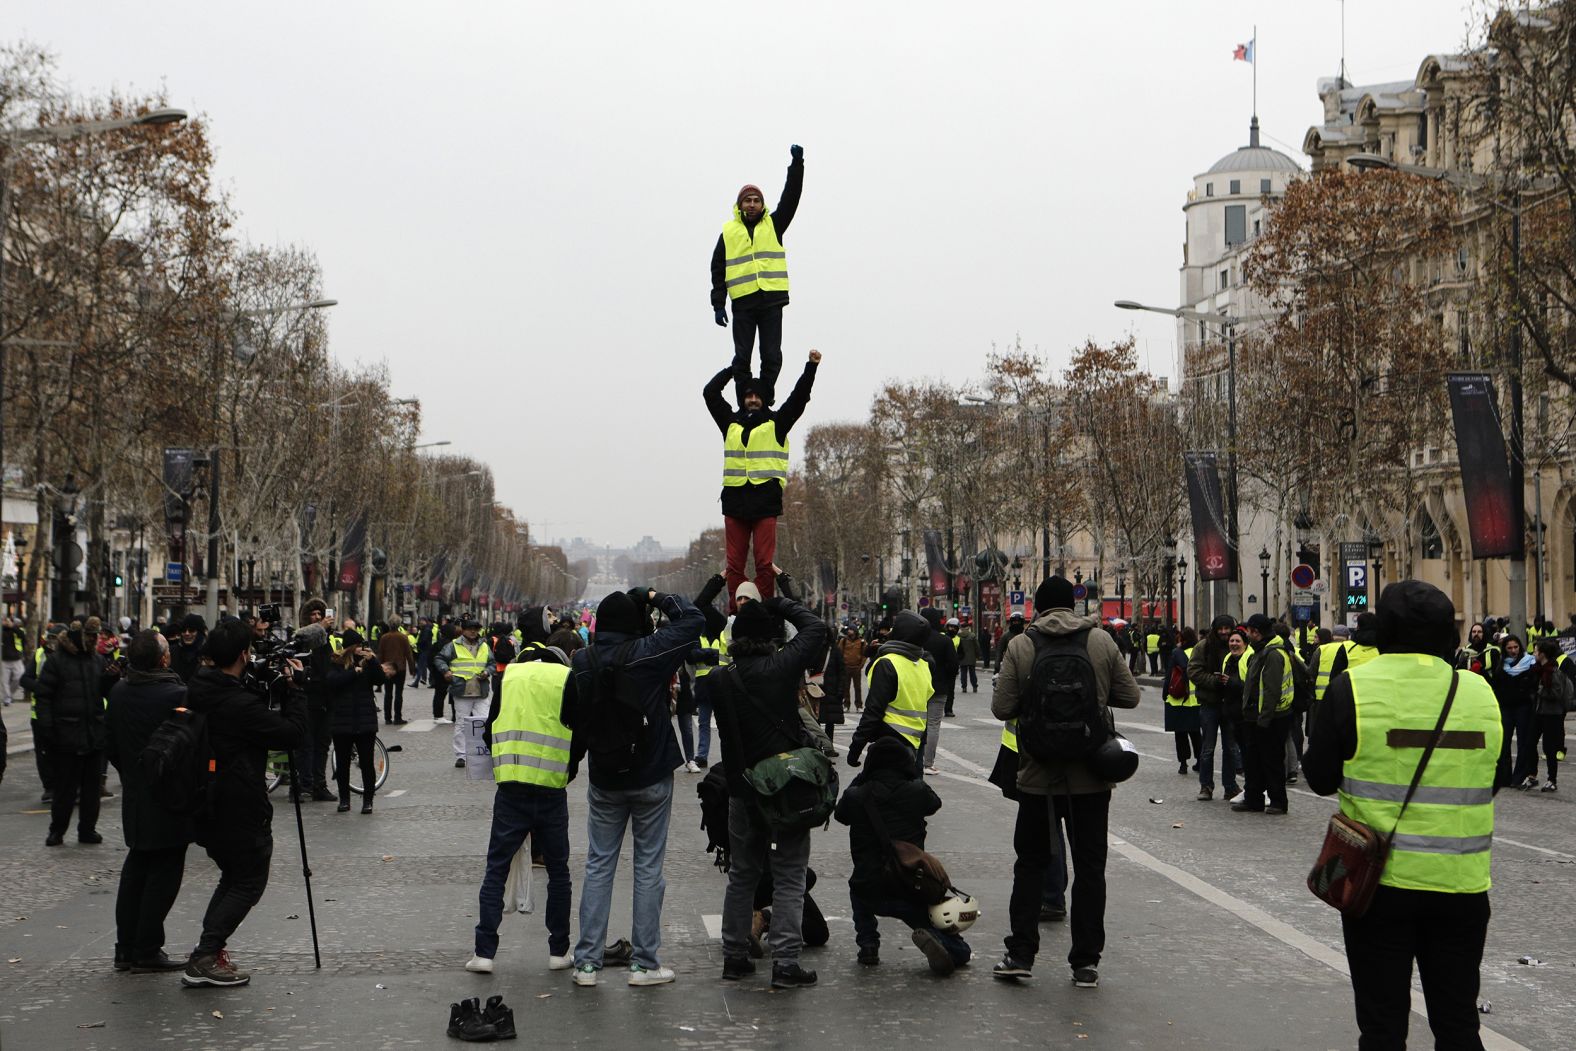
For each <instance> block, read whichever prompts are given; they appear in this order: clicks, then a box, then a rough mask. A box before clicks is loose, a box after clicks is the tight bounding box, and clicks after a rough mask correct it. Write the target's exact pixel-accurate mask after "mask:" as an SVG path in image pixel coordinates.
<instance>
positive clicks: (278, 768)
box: [263, 752, 290, 792]
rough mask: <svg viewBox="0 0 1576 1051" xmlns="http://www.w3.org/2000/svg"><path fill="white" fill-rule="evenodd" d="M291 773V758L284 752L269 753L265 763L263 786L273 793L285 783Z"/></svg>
mask: <svg viewBox="0 0 1576 1051" xmlns="http://www.w3.org/2000/svg"><path fill="white" fill-rule="evenodd" d="M289 772H290V757H289V756H288V755H287V754H285V753H284V752H269V753H268V758H267V759H266V760H264V763H263V785H264V786H265V787H266V788H267V790H268V791H270V792H272V791H273V790H274V789H276V788H278V787H279V786H280V785H281V784H282V783H284V779H285V775H286V774H288V773H289Z"/></svg>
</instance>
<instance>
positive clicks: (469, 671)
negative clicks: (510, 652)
mask: <svg viewBox="0 0 1576 1051" xmlns="http://www.w3.org/2000/svg"><path fill="white" fill-rule="evenodd" d="M476 646H477V648H476V649H474V650H473V649H471V648H470V647H469V646H467V645H466V644H465V640H464V639H463V638H456V639H455V640H454V659H453V660H452V661H450V662H449V672H450V674H452V675H453V676H454V681H455V682H464V681H465V680H466V679H472V678H475V677H476V676H478V675H480V674H481V673H482V672H484V671H486V670H487V666H488V665H489V664H491V663H492V650H491V649H490V648H489V647H488V645H487V644H486V643H485V642H483V641H482V640H481V639H477V640H476Z"/></svg>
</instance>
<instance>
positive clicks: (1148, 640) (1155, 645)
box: [1144, 635, 1160, 653]
mask: <svg viewBox="0 0 1576 1051" xmlns="http://www.w3.org/2000/svg"><path fill="white" fill-rule="evenodd" d="M1144 652H1145V653H1159V652H1160V636H1159V635H1145V636H1144Z"/></svg>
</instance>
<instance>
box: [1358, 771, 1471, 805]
mask: <svg viewBox="0 0 1576 1051" xmlns="http://www.w3.org/2000/svg"><path fill="white" fill-rule="evenodd" d="M1341 791H1342V792H1345V793H1346V794H1347V795H1349V796H1356V797H1357V798H1358V799H1377V800H1379V801H1380V802H1382V803H1401V802H1405V800H1406V786H1405V785H1387V784H1385V783H1383V782H1382V781H1359V780H1357V779H1356V778H1352V777H1348V778H1346V779H1345V780H1343V781H1342V782H1341ZM1493 801H1494V790H1493V789H1492V788H1438V787H1435V786H1432V785H1418V786H1417V791H1416V792H1414V793H1413V794H1412V802H1414V803H1438V804H1441V805H1446V806H1482V805H1483V804H1485V803H1492V802H1493Z"/></svg>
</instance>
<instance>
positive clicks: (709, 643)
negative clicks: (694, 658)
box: [695, 635, 729, 679]
mask: <svg viewBox="0 0 1576 1051" xmlns="http://www.w3.org/2000/svg"><path fill="white" fill-rule="evenodd" d="M700 647H701V649H703V650H716V651H717V664H716V667H713V666H712V665H710V664H697V665H695V678H697V679H704V678H705V677H706V676H708V675H710V674H711V673H712V672H714V671H716V670H717V669H718V668H726V667H727V666H728V663H729V662H728V639H727V636H724V635H719V636H718V637H717V638H715V639H708V638H707V637H706V636H704V635H702V636H701V637H700Z"/></svg>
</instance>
